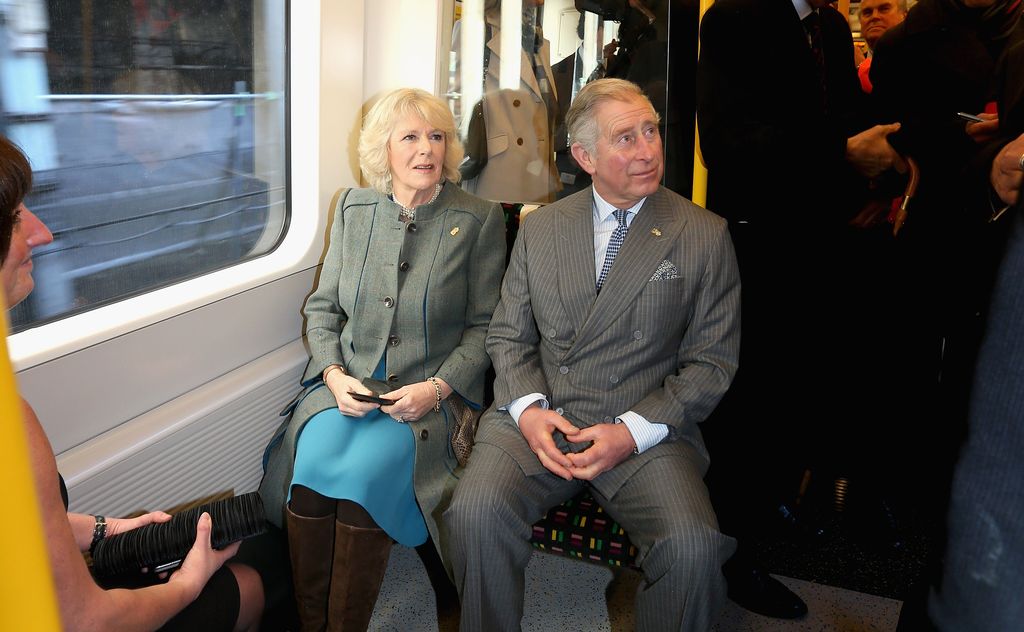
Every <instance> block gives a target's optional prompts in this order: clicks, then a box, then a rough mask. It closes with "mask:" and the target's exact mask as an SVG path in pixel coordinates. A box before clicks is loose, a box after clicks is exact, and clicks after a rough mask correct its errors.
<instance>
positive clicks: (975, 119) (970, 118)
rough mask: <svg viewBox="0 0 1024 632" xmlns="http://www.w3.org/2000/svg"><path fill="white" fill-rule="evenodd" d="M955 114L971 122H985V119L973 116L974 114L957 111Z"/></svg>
mask: <svg viewBox="0 0 1024 632" xmlns="http://www.w3.org/2000/svg"><path fill="white" fill-rule="evenodd" d="M956 115H957V116H959V117H960V118H962V119H963V120H965V121H969V122H971V123H984V122H985V119H983V118H981V117H980V116H975V115H974V114H968V113H967V112H957V113H956Z"/></svg>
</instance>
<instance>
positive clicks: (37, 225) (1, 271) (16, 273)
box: [0, 204, 53, 308]
mask: <svg viewBox="0 0 1024 632" xmlns="http://www.w3.org/2000/svg"><path fill="white" fill-rule="evenodd" d="M14 212H15V213H16V219H15V221H14V233H13V234H12V235H11V249H10V250H8V251H7V257H5V258H4V261H3V263H2V264H0V280H2V282H3V288H4V298H5V299H6V300H7V307H8V308H11V307H14V306H15V305H17V304H18V303H20V302H22V301H23V300H25V297H26V296H28V295H29V294H30V293H31V292H32V288H33V287H35V281H34V280H33V279H32V249H33V248H36V247H38V246H44V245H46V244H48V243H50V242H51V241H53V235H51V234H50V229H48V228H47V227H46V224H43V223H42V222H41V221H39V218H38V217H36V216H35V215H33V214H32V211H30V210H28V209H27V208H25V205H24V204H21V205H20V206H18V208H17V209H16V210H15V211H14Z"/></svg>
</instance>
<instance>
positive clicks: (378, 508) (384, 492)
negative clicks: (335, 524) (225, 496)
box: [288, 362, 427, 546]
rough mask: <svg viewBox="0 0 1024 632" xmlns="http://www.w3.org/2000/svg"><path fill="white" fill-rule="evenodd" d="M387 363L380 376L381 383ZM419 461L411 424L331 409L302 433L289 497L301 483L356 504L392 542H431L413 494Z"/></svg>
mask: <svg viewBox="0 0 1024 632" xmlns="http://www.w3.org/2000/svg"><path fill="white" fill-rule="evenodd" d="M383 365H384V363H383V362H381V364H380V365H379V366H378V367H377V370H376V371H375V372H374V377H375V378H377V379H382V376H383V375H384V366H383ZM378 374H380V375H378ZM415 458H416V440H415V438H414V437H413V434H412V429H411V428H410V427H409V426H408V424H403V423H399V422H397V421H395V420H394V419H392V418H391V417H390V416H388V415H386V414H384V413H383V412H381V411H380V409H377V410H373V411H370V412H369V413H367V414H366V416H365V417H349V416H348V415H345V414H342V412H341V411H340V410H338V409H337V408H331V409H328V410H325V411H323V412H320V413H317V414H316V415H314V416H313V417H312V418H311V419H310V420H309V421H308V422H307V423H306V426H305V427H304V428H303V429H302V432H301V433H300V434H299V441H298V444H297V447H296V451H295V469H294V472H293V474H292V482H291V485H290V486H289V488H288V490H289V491H288V495H289V498H290V497H291V487H292V486H294V485H302V486H304V487H308V488H310V489H312V490H313V491H315V492H317V493H319V494H321V495H323V496H327V497H328V498H337V499H338V500H351V501H352V502H355V503H358V504H359V505H361V506H362V507H363V508H365V509H366V511H367V512H368V513H369V514H370V516H372V517H373V519H374V521H375V522H376V523H377V525H378V526H380V528H381V529H384V531H385V532H386V533H387V534H388V535H389V536H391V537H392V539H394V540H396V541H397V542H398V543H400V544H403V545H405V546H418V545H420V544H423V543H424V542H426V541H427V525H426V523H425V522H424V521H423V514H421V513H420V508H419V505H418V504H417V503H416V495H415V493H414V491H413V484H412V472H413V463H414V460H415Z"/></svg>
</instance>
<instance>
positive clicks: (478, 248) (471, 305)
mask: <svg viewBox="0 0 1024 632" xmlns="http://www.w3.org/2000/svg"><path fill="white" fill-rule="evenodd" d="M505 248H506V241H505V214H504V212H503V211H502V209H501V206H500V205H499V204H494V205H492V206H491V208H490V209H489V210H488V212H487V216H486V218H485V219H484V224H483V226H482V227H481V228H480V233H479V235H478V236H477V240H476V243H475V244H473V252H472V255H471V256H470V259H469V264H468V265H469V270H470V271H469V274H468V277H467V282H468V286H469V287H468V291H467V293H466V313H465V316H464V320H463V322H464V325H463V331H462V339H461V340H460V341H459V344H458V345H456V347H455V348H454V349H452V351H451V353H449V354H448V357H447V358H446V359H445V361H444V362H442V363H441V366H440V367H438V369H437V373H436V374H435V376H434V377H436V378H437V379H438V381H439V382H441V383H442V386H443V387H444V388H446V389H448V390H447V392H446V393H444V397H447V396H448V393H450V392H451V391H454V392H456V393H459V394H463V395H464V394H465V392H466V389H467V388H468V387H469V386H470V385H472V384H473V383H474V382H476V381H477V380H479V379H480V376H481V375H482V374H483V373H485V372H486V371H487V368H488V367H489V366H490V365H491V359H490V358H489V357H488V355H487V328H488V326H489V325H490V322H491V317H492V316H493V314H494V309H495V306H497V304H498V299H499V297H500V295H501V278H502V276H503V275H504V274H505ZM430 396H431V400H433V397H434V390H433V388H431V389H430ZM432 405H433V401H431V406H432Z"/></svg>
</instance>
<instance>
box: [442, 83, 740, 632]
mask: <svg viewBox="0 0 1024 632" xmlns="http://www.w3.org/2000/svg"><path fill="white" fill-rule="evenodd" d="M567 124H568V128H569V133H570V136H571V138H572V139H573V145H572V152H573V156H574V157H575V158H576V160H577V161H578V162H579V163H580V165H581V166H582V167H583V169H585V170H586V171H587V172H588V173H590V174H591V176H592V178H593V182H594V184H593V187H591V188H588V189H586V190H584V191H581V192H579V193H577V194H575V195H572V196H570V197H567V198H565V199H564V200H561V201H559V202H556V203H554V204H552V205H550V206H547V207H544V208H542V209H541V210H538V211H536V212H534V213H533V214H531V215H529V216H528V217H527V218H526V219H525V220H524V221H523V224H522V226H521V227H520V230H519V235H518V238H517V241H516V244H515V247H514V249H513V252H512V260H511V263H510V264H509V268H508V271H507V273H506V275H505V281H504V283H503V286H502V292H501V302H500V303H499V304H498V308H497V310H496V311H495V312H494V317H493V319H492V320H491V325H490V329H489V331H488V336H487V351H488V353H489V354H490V356H491V359H492V360H493V362H494V367H495V370H496V373H497V380H496V381H495V384H494V394H495V404H494V406H492V407H491V408H490V409H489V410H488V411H487V413H486V414H485V415H484V416H483V419H482V420H481V424H480V429H479V432H478V434H477V445H476V447H475V448H474V452H473V455H472V457H471V458H470V461H469V464H468V466H467V469H466V471H465V473H464V475H463V476H462V479H461V481H460V482H459V486H458V487H457V489H456V491H455V495H454V498H453V500H452V503H451V505H450V507H449V509H448V510H447V511H446V512H445V514H444V532H445V533H444V536H443V537H444V538H445V541H446V548H447V554H448V556H449V558H448V559H450V560H451V563H452V568H453V571H454V575H455V580H456V585H457V587H458V589H459V593H460V595H461V598H462V630H464V631H477V630H481V631H487V632H491V631H492V630H518V629H519V627H520V619H521V618H522V611H523V599H524V596H523V595H524V571H525V568H526V564H527V562H528V560H529V558H530V554H531V548H530V545H529V543H528V540H529V537H530V528H531V525H532V524H533V523H534V522H535V521H537V520H538V519H540V518H541V517H542V516H543V515H544V513H545V511H546V510H547V509H548V508H550V507H552V506H554V505H556V504H558V503H560V502H562V501H564V500H566V499H567V498H570V497H572V496H573V495H575V494H576V493H578V492H579V491H580V490H581V489H582V488H583V487H584V486H587V485H589V486H590V488H591V490H592V492H593V494H594V496H595V497H596V498H597V500H598V502H600V503H601V505H602V506H603V507H604V508H605V509H607V510H608V512H609V513H610V514H611V515H612V516H614V517H615V519H616V520H617V521H618V522H619V523H620V524H622V525H623V527H625V529H626V530H627V531H628V532H629V535H630V538H631V539H632V540H633V542H634V543H635V544H636V545H637V547H638V549H639V555H638V558H637V559H638V561H639V563H640V565H641V568H642V570H643V574H644V581H643V583H642V584H641V586H640V589H639V591H638V593H637V601H636V603H637V608H636V623H637V629H639V630H706V629H708V628H710V627H711V625H712V624H713V623H714V620H715V617H716V615H717V613H718V610H719V607H720V606H721V604H722V602H723V601H724V599H725V582H724V579H723V578H722V573H721V565H722V563H723V562H724V561H725V560H726V559H727V558H728V557H729V555H730V554H731V553H732V550H733V548H734V546H735V542H734V540H733V539H732V538H730V537H728V536H726V535H723V534H722V533H720V532H719V530H718V523H717V520H716V519H715V515H714V512H713V510H712V509H711V504H710V502H709V500H708V494H707V489H706V488H705V486H704V482H703V475H704V472H705V471H706V469H707V465H708V455H707V451H706V450H705V448H704V443H703V440H702V439H701V434H700V430H699V429H698V428H697V424H698V423H699V422H701V421H702V420H703V419H704V418H705V417H706V416H707V415H708V414H709V413H710V412H711V410H712V409H713V408H714V407H715V405H716V404H717V403H718V400H719V399H720V398H721V396H722V394H723V393H724V392H725V390H726V389H727V388H728V386H729V383H730V381H731V380H732V376H733V374H734V373H735V370H736V358H737V355H738V351H739V295H740V286H739V273H738V271H737V267H736V260H735V255H734V253H733V248H732V242H731V241H730V238H729V233H728V230H727V228H726V223H725V221H724V220H722V219H721V218H719V217H717V216H715V215H713V214H712V213H709V212H708V211H705V210H704V209H701V208H699V207H697V206H695V205H693V204H692V203H690V202H689V201H688V200H686V199H684V198H682V197H680V196H678V195H676V194H674V193H672V192H670V191H668V190H667V189H665V188H664V187H661V186H660V184H659V183H660V181H661V177H662V172H663V166H662V145H661V138H660V135H659V133H658V116H657V114H656V113H655V111H654V108H653V107H651V103H650V101H649V100H648V99H647V97H646V96H644V94H643V93H642V92H641V91H640V89H639V88H638V87H637V86H636V85H634V84H632V83H629V82H627V81H622V80H618V79H602V80H599V81H594V82H591V83H590V84H588V85H587V86H586V87H585V88H584V89H583V90H582V91H580V94H579V95H578V97H577V98H576V100H575V101H574V102H573V105H572V107H571V108H570V110H569V113H568V117H567ZM616 209H619V210H620V211H619V213H618V214H619V215H620V216H621V215H622V213H621V210H626V211H627V213H626V214H625V215H626V217H625V225H626V226H627V227H628V228H627V232H626V235H625V239H624V241H622V242H621V248H619V250H618V254H617V256H616V257H614V265H611V267H610V269H608V271H607V276H606V278H605V275H604V274H602V273H601V270H602V268H604V267H606V266H605V259H606V251H609V250H611V251H615V247H614V245H613V247H611V248H609V242H614V241H615V238H614V237H613V235H614V233H615V232H616V231H617V230H619V229H617V227H618V226H619V221H618V220H617V219H616V218H615V214H616ZM615 245H617V244H615ZM602 281H603V284H602ZM599 286H600V289H598V287H599Z"/></svg>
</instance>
